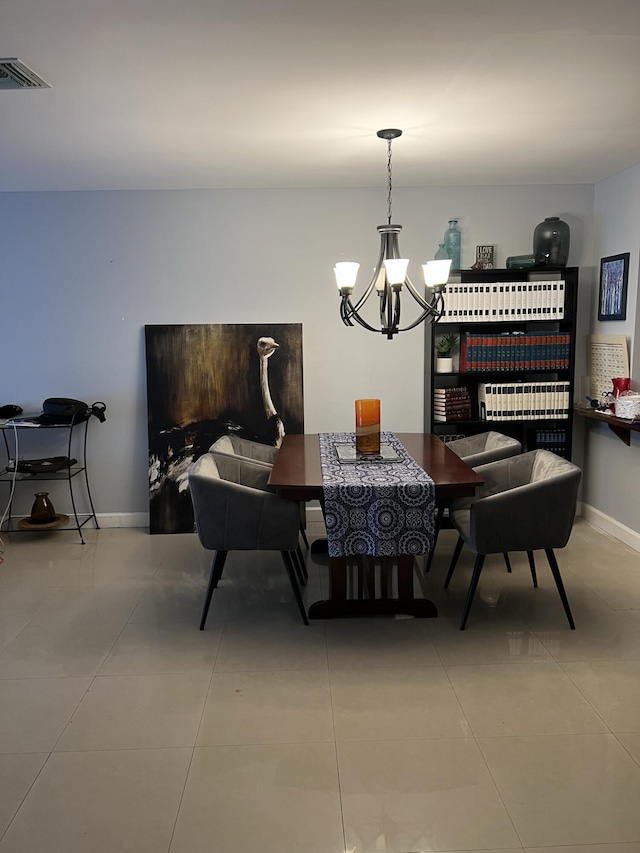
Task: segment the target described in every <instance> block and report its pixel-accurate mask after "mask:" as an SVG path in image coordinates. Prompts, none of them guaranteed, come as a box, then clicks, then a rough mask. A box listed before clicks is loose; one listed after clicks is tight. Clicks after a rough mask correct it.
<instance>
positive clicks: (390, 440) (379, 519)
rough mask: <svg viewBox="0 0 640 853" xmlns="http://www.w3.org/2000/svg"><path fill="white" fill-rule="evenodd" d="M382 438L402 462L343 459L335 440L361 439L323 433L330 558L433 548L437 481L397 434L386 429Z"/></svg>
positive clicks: (396, 553)
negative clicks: (344, 460)
mask: <svg viewBox="0 0 640 853" xmlns="http://www.w3.org/2000/svg"><path fill="white" fill-rule="evenodd" d="M380 440H381V442H386V443H387V444H389V445H391V447H392V448H393V449H394V451H395V452H396V453H397V454H398V456H399V461H397V462H375V461H371V460H367V461H364V462H351V463H341V462H339V461H338V455H337V453H336V449H335V445H336V444H349V443H351V444H355V435H354V433H349V432H332V433H320V464H321V468H322V485H323V491H324V509H325V523H326V526H327V539H328V544H329V556H330V557H346V556H352V555H358V554H370V555H372V556H375V557H393V556H399V555H401V554H409V555H417V554H428V553H429V551H430V550H431V548H432V547H433V541H434V531H435V486H434V483H433V480H432V479H431V477H430V476H429V475H428V474H427V473H426V472H425V471H423V470H422V468H421V467H420V466H419V465H418V463H417V462H415V460H414V459H412V457H411V456H410V455H409V453H408V452H407V450H406V449H405V448H404V447H403V445H402V444H401V443H400V441H398V439H397V438H396V436H395V435H394V434H393V433H390V432H383V433H381V434H380Z"/></svg>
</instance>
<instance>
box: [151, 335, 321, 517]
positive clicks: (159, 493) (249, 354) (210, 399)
mask: <svg viewBox="0 0 640 853" xmlns="http://www.w3.org/2000/svg"><path fill="white" fill-rule="evenodd" d="M145 342H146V351H147V398H148V416H149V496H150V527H151V532H152V533H174V532H175V533H178V532H191V531H193V510H192V507H191V498H190V496H189V493H188V480H187V473H188V470H189V467H190V465H191V464H192V462H194V461H195V460H196V459H197V458H198V457H199V456H201V455H202V454H203V453H205V452H206V451H207V450H208V449H209V447H210V446H211V444H213V442H214V441H215V440H216V439H217V438H219V437H220V436H221V435H230V434H234V435H238V436H240V437H242V438H249V439H251V440H252V441H259V442H261V443H262V444H268V445H272V446H274V447H279V446H280V444H281V443H282V439H283V438H284V435H285V423H286V424H287V430H288V431H289V432H303V431H304V425H303V400H302V327H301V326H300V325H299V324H273V325H271V326H269V327H264V326H258V325H206V324H201V325H189V326H184V325H180V326H146V327H145Z"/></svg>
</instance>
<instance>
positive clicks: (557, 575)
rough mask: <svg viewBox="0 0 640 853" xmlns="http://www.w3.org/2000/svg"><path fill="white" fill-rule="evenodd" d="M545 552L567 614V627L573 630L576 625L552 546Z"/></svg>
mask: <svg viewBox="0 0 640 853" xmlns="http://www.w3.org/2000/svg"><path fill="white" fill-rule="evenodd" d="M545 554H546V555H547V560H548V561H549V567H550V569H551V574H552V575H553V579H554V581H555V582H556V586H557V587H558V592H559V593H560V600H561V601H562V604H563V607H564V612H565V613H566V614H567V619H568V620H569V627H570V628H571V630H572V631H575V630H576V626H575V623H574V621H573V616H572V615H571V608H570V607H569V599H568V598H567V593H566V592H565V591H564V584H563V583H562V576H561V575H560V569H559V568H558V561H557V560H556V555H555V554H554V553H553V549H552V548H547V549H545Z"/></svg>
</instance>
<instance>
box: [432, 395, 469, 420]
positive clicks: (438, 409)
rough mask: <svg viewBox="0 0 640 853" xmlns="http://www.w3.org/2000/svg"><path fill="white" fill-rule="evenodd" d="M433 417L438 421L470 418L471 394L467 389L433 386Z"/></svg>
mask: <svg viewBox="0 0 640 853" xmlns="http://www.w3.org/2000/svg"><path fill="white" fill-rule="evenodd" d="M433 419H434V421H438V422H439V423H451V422H452V421H469V420H471V396H470V395H469V391H468V389H467V388H465V387H460V388H434V391H433Z"/></svg>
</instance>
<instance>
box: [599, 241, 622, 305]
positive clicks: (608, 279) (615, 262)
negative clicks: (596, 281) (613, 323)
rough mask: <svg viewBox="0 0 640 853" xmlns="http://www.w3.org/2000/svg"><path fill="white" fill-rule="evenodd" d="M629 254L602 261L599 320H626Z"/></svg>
mask: <svg viewBox="0 0 640 853" xmlns="http://www.w3.org/2000/svg"><path fill="white" fill-rule="evenodd" d="M628 278H629V252H624V253H623V254H621V255H610V256H609V257H608V258H602V259H601V261H600V292H599V295H598V320H626V317H627V279H628Z"/></svg>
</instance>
